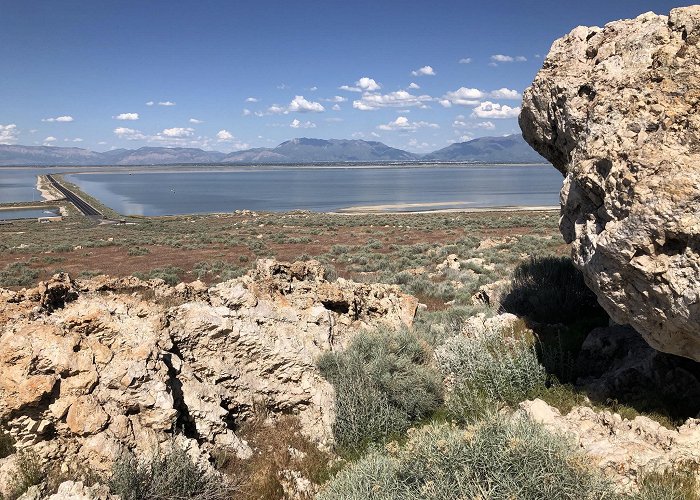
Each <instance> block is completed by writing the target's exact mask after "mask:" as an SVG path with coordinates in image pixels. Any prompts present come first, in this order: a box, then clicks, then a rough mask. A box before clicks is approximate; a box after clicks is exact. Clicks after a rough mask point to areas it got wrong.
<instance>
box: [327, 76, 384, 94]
mask: <svg viewBox="0 0 700 500" xmlns="http://www.w3.org/2000/svg"><path fill="white" fill-rule="evenodd" d="M338 88H339V89H340V90H347V91H349V92H376V91H377V90H379V89H381V88H382V86H381V85H380V84H378V83H377V82H375V81H374V79H373V78H369V77H367V76H363V77H362V78H360V79H359V80H357V81H356V82H355V86H354V87H353V86H350V85H342V86H340V87H338Z"/></svg>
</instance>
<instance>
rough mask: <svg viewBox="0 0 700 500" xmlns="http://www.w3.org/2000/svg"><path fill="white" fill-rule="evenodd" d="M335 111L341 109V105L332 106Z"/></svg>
mask: <svg viewBox="0 0 700 500" xmlns="http://www.w3.org/2000/svg"><path fill="white" fill-rule="evenodd" d="M331 109H332V110H333V111H340V105H338V104H334V105H333V107H332V108H331Z"/></svg>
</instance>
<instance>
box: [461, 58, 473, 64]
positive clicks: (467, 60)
mask: <svg viewBox="0 0 700 500" xmlns="http://www.w3.org/2000/svg"><path fill="white" fill-rule="evenodd" d="M470 62H472V58H471V57H463V58H462V59H460V60H459V64H469V63H470Z"/></svg>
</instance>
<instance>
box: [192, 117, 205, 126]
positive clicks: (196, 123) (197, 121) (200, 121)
mask: <svg viewBox="0 0 700 500" xmlns="http://www.w3.org/2000/svg"><path fill="white" fill-rule="evenodd" d="M190 123H193V124H195V125H199V124H200V123H204V121H202V120H198V119H196V118H190Z"/></svg>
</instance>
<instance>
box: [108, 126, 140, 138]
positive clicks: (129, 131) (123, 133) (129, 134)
mask: <svg viewBox="0 0 700 500" xmlns="http://www.w3.org/2000/svg"><path fill="white" fill-rule="evenodd" d="M114 135H116V136H117V137H118V138H120V139H126V140H127V141H138V140H145V139H147V137H146V136H145V135H144V134H142V133H141V132H140V131H138V130H135V129H133V128H127V127H117V128H115V129H114Z"/></svg>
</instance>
